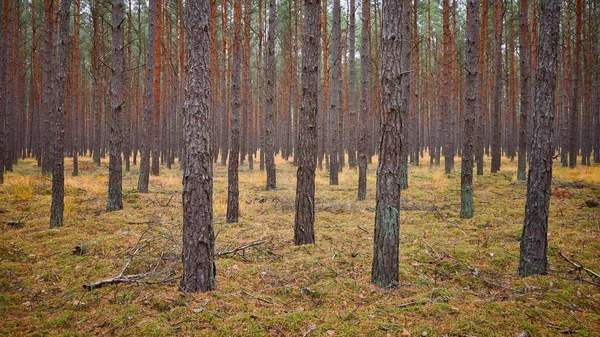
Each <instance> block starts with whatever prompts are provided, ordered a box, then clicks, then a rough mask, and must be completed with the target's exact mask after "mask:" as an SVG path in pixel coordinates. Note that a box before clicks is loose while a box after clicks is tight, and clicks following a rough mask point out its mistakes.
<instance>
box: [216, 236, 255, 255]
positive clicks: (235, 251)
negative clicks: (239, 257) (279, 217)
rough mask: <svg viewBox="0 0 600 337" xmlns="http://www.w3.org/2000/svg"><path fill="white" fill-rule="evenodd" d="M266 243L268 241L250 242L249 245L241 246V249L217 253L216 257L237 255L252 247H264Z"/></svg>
mask: <svg viewBox="0 0 600 337" xmlns="http://www.w3.org/2000/svg"><path fill="white" fill-rule="evenodd" d="M266 242H267V240H259V241H254V242H250V243H248V244H245V245H243V246H239V247H237V248H234V249H230V250H223V251H220V252H217V253H215V257H217V256H225V255H231V254H237V253H238V252H243V251H245V250H246V249H248V248H251V247H256V246H260V245H262V244H263V243H266Z"/></svg>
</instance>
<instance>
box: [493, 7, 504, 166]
mask: <svg viewBox="0 0 600 337" xmlns="http://www.w3.org/2000/svg"><path fill="white" fill-rule="evenodd" d="M494 4H495V6H494V30H495V32H496V41H495V42H496V59H495V60H494V62H495V73H494V112H493V116H492V127H491V130H490V131H491V132H492V144H491V145H492V173H496V172H498V171H500V159H501V157H502V153H501V146H502V26H503V25H502V16H503V13H502V1H495V2H494Z"/></svg>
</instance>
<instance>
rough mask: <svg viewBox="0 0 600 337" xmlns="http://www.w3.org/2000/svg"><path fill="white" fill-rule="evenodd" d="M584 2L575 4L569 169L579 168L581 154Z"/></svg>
mask: <svg viewBox="0 0 600 337" xmlns="http://www.w3.org/2000/svg"><path fill="white" fill-rule="evenodd" d="M582 6H583V4H582V0H576V2H575V41H574V42H575V43H574V51H573V73H572V81H573V84H572V85H571V87H572V90H571V97H570V99H571V109H570V110H569V167H571V168H573V167H575V166H577V153H578V152H579V97H580V95H581V92H580V91H581V89H580V88H581V44H582V41H581V25H582V22H581V21H582V11H583V8H582Z"/></svg>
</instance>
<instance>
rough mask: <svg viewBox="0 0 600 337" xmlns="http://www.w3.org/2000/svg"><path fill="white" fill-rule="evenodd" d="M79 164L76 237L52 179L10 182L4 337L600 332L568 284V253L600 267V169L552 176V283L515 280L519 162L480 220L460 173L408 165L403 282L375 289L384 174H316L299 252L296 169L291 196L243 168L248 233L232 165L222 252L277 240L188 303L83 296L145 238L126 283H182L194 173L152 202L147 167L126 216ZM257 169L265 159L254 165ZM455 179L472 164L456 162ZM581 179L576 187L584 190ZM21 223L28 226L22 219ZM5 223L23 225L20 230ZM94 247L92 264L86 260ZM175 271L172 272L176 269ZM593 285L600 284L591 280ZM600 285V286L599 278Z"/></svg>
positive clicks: (583, 292)
mask: <svg viewBox="0 0 600 337" xmlns="http://www.w3.org/2000/svg"><path fill="white" fill-rule="evenodd" d="M81 160H82V165H81V167H82V168H84V169H83V170H82V172H81V175H80V176H78V177H71V175H70V167H69V165H70V158H68V159H67V161H66V163H67V172H68V174H67V175H66V209H65V213H66V214H65V215H66V219H65V226H64V227H63V228H60V229H55V230H50V229H48V215H49V207H50V187H51V184H50V181H49V179H48V178H47V177H43V176H41V175H40V174H39V171H38V170H37V168H36V167H35V162H34V161H32V160H26V161H24V162H21V163H19V165H17V166H16V167H15V172H13V173H7V174H6V177H5V179H6V182H5V184H4V185H2V186H0V221H1V225H2V226H3V229H2V234H0V321H1V322H2V323H0V334H2V335H30V334H31V335H39V336H42V335H97V334H114V335H136V336H146V335H150V336H152V335H155V336H165V335H196V336H198V335H215V336H278V335H284V336H302V335H308V336H321V335H325V336H356V335H368V336H396V335H406V334H410V335H412V336H422V335H424V333H426V334H427V336H443V335H449V336H467V335H476V336H516V335H517V334H519V333H520V332H522V331H527V332H529V333H530V335H533V336H550V335H560V334H565V333H568V334H577V335H581V336H594V335H598V332H599V331H600V289H599V288H598V287H596V286H594V285H591V284H589V283H585V282H584V281H581V280H576V278H577V277H578V274H577V273H576V272H575V273H574V272H571V269H572V266H571V265H569V264H567V263H566V262H565V261H564V260H563V259H562V258H560V256H559V252H563V253H565V254H566V255H567V256H572V257H573V258H575V259H576V260H577V261H579V262H580V263H582V264H583V265H584V266H586V267H588V268H590V269H592V270H595V271H600V240H599V235H600V208H590V207H587V205H586V203H585V202H586V201H588V200H593V199H596V200H598V199H600V186H599V184H600V167H599V166H593V167H589V168H587V167H578V168H577V169H574V170H571V169H563V168H560V167H558V166H555V177H556V184H555V188H556V189H558V190H557V191H555V196H553V199H552V205H551V208H550V221H549V222H550V223H549V232H550V234H549V261H550V275H548V276H540V277H530V278H525V279H523V278H519V277H518V276H517V275H516V270H517V265H518V253H519V242H518V240H519V236H520V231H521V226H522V221H523V209H524V201H525V199H524V197H525V190H526V185H525V183H524V182H519V181H515V180H514V177H515V175H516V162H515V163H511V162H509V161H508V160H504V159H503V160H504V161H503V163H502V165H503V167H502V168H503V170H502V171H501V172H500V173H499V174H495V175H490V174H489V173H488V172H489V171H488V170H489V162H486V174H485V175H484V176H481V177H479V176H476V177H475V217H474V218H473V219H470V220H461V219H459V218H458V212H459V205H460V195H459V193H460V192H459V191H460V173H459V171H455V172H453V173H452V174H450V175H446V174H444V173H443V168H441V167H436V168H430V167H429V165H428V163H429V160H428V158H424V159H422V161H421V162H422V163H424V164H425V165H421V166H419V167H413V166H411V167H410V173H409V185H410V187H409V189H408V190H406V191H403V193H402V200H403V201H402V203H403V210H402V211H401V223H402V225H401V238H400V251H401V266H400V279H401V283H402V286H400V287H399V288H397V289H392V290H389V291H384V290H380V289H378V288H376V287H374V286H372V285H371V284H370V282H369V281H370V263H371V256H372V232H373V220H374V219H373V217H374V213H373V210H374V201H375V200H374V194H375V190H374V183H375V174H374V172H375V165H370V166H369V174H368V192H367V195H368V199H367V200H366V201H364V202H359V201H357V200H356V184H357V180H358V174H357V173H356V172H355V171H353V170H350V169H348V168H344V171H343V173H342V174H341V175H340V185H339V186H329V185H328V174H327V172H326V171H318V176H317V180H316V181H317V197H316V207H317V217H316V224H315V232H316V239H317V245H313V246H306V247H295V246H293V228H292V226H293V218H294V197H295V168H294V166H293V165H292V164H291V163H288V162H285V161H283V160H281V159H280V158H277V170H278V171H277V174H278V176H277V181H278V189H277V190H275V191H268V192H267V191H265V190H264V185H265V176H264V172H261V171H258V170H255V171H248V169H247V167H244V168H242V169H241V170H240V206H241V210H240V211H241V212H240V222H239V223H236V224H226V223H225V222H224V218H225V211H226V198H227V196H226V193H227V178H226V174H227V173H226V168H225V167H223V166H219V165H215V186H214V188H215V190H214V200H215V205H214V212H215V214H214V219H215V232H216V233H217V240H216V241H217V242H216V250H217V251H222V250H225V249H231V248H234V247H238V246H240V245H242V244H245V243H249V242H254V241H257V240H266V242H265V243H264V244H261V245H260V246H258V247H256V248H249V249H247V250H246V251H245V252H244V253H243V254H242V253H240V254H235V255H227V256H223V257H219V258H217V290H216V291H214V292H211V293H209V294H186V295H184V294H181V293H180V292H179V291H178V288H177V281H176V280H171V279H172V278H169V282H166V283H160V284H143V283H139V284H121V285H114V286H107V287H104V288H101V289H97V290H93V291H89V292H88V291H85V290H84V289H83V288H82V285H83V284H86V283H89V282H93V281H98V280H101V279H106V278H109V277H114V276H116V275H118V274H119V273H120V272H121V269H122V268H123V266H124V264H125V263H126V262H127V261H128V260H129V258H130V254H131V253H132V251H133V250H134V247H135V246H136V243H137V242H138V240H139V238H140V235H141V234H142V233H144V232H145V233H146V234H145V237H144V240H142V242H144V244H145V245H146V246H144V248H142V249H140V251H139V253H138V255H136V256H135V258H134V259H133V261H132V263H131V265H130V267H129V268H128V269H127V270H126V274H133V273H140V272H145V271H148V270H151V269H152V268H153V264H152V262H154V261H157V259H158V258H161V261H162V262H161V268H167V267H172V266H175V267H177V269H175V270H174V272H175V276H177V275H178V273H180V267H179V255H178V250H177V249H178V244H179V240H180V235H181V231H180V230H181V228H180V227H181V217H182V214H181V213H182V212H181V175H180V172H179V170H178V169H177V167H178V165H175V167H174V168H173V169H172V170H166V169H165V168H164V167H161V169H162V171H161V176H160V177H151V179H150V193H148V194H139V193H135V187H136V185H137V173H138V168H137V167H134V168H133V170H132V171H131V172H125V173H124V188H123V190H124V195H125V196H124V205H125V209H124V210H122V211H117V212H112V213H106V212H105V211H104V209H105V206H106V193H107V191H106V184H107V169H106V167H105V166H104V165H103V166H101V167H96V166H94V165H93V164H92V163H91V161H90V160H89V158H81ZM255 167H256V168H258V163H256V165H255ZM456 168H457V169H459V168H460V161H457V163H456ZM575 181H577V183H573V182H575ZM19 221H21V223H20V225H19V226H14V225H12V223H13V222H19ZM8 223H11V225H9V224H8ZM75 246H81V247H85V252H84V254H83V255H77V254H73V252H72V249H73V248H74V247H75ZM165 270H166V269H165ZM581 276H583V277H585V280H590V279H589V277H587V275H585V274H582V275H581ZM595 281H596V282H600V280H595Z"/></svg>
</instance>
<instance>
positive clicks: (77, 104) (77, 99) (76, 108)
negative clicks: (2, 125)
mask: <svg viewBox="0 0 600 337" xmlns="http://www.w3.org/2000/svg"><path fill="white" fill-rule="evenodd" d="M74 15H75V18H74V19H75V20H74V24H73V81H72V83H73V96H74V100H73V102H74V104H73V115H74V117H75V120H74V123H73V126H72V130H73V142H72V144H71V145H72V149H73V172H72V175H73V176H77V175H78V174H79V158H78V154H79V137H80V135H79V118H80V116H81V90H80V89H79V68H80V66H81V63H80V60H79V58H80V56H79V26H80V24H81V0H75V10H74Z"/></svg>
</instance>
